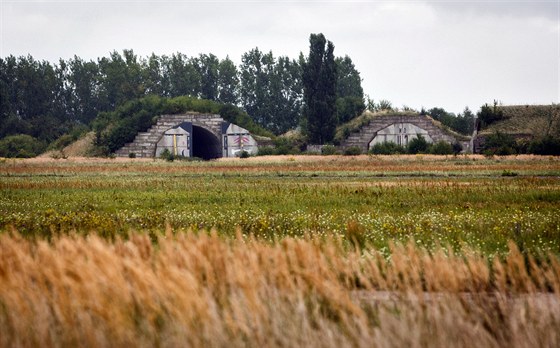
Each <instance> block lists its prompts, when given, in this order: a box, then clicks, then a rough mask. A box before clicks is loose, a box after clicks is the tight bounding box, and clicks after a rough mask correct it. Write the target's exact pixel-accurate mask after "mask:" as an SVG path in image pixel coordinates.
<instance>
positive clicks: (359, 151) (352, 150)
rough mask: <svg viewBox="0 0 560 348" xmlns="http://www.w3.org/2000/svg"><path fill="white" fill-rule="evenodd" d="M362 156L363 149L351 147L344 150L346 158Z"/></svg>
mask: <svg viewBox="0 0 560 348" xmlns="http://www.w3.org/2000/svg"><path fill="white" fill-rule="evenodd" d="M361 154H362V149H361V148H359V147H358V146H350V147H349V148H346V149H345V150H344V156H357V155H361Z"/></svg>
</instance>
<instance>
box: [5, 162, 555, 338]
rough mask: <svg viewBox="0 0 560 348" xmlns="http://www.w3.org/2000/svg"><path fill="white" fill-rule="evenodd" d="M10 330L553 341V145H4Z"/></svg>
mask: <svg viewBox="0 0 560 348" xmlns="http://www.w3.org/2000/svg"><path fill="white" fill-rule="evenodd" d="M0 195H1V201H0V230H1V231H3V232H2V233H0V284H1V285H2V286H1V287H0V345H2V346H18V345H20V346H37V345H41V346H68V345H72V346H74V345H78V346H79V345H82V346H121V345H135V346H144V345H145V346H178V345H180V346H183V345H186V346H207V345H210V346H229V345H235V346H310V345H311V346H337V347H340V346H430V347H432V346H446V347H447V346H450V345H452V346H465V347H466V346H514V347H515V346H519V347H528V346H550V347H553V346H558V345H559V344H560V336H559V334H558V332H560V159H559V158H554V157H530V156H519V157H506V158H497V157H496V158H484V157H479V156H458V157H453V156H449V157H445V156H441V157H437V156H424V155H419V156H396V157H391V156H357V157H335V156H333V157H320V156H295V157H292V156H283V157H263V158H249V159H244V160H240V159H236V160H226V159H224V160H220V161H212V162H164V161H159V160H158V161H153V160H131V159H113V160H111V159H107V160H100V159H68V160H62V159H61V160H53V159H45V158H43V159H35V160H2V161H0Z"/></svg>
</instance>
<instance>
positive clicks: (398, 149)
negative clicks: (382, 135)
mask: <svg viewBox="0 0 560 348" xmlns="http://www.w3.org/2000/svg"><path fill="white" fill-rule="evenodd" d="M369 152H370V153H371V154H374V155H397V154H404V153H406V149H405V148H404V147H403V146H402V145H397V144H395V143H394V142H392V141H389V142H383V143H377V144H375V145H373V146H372V148H371V149H370V150H369Z"/></svg>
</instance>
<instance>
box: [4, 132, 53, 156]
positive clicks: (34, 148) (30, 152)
mask: <svg viewBox="0 0 560 348" xmlns="http://www.w3.org/2000/svg"><path fill="white" fill-rule="evenodd" d="M45 148H46V145H45V144H44V143H43V142H41V141H40V140H37V139H35V138H33V137H32V136H30V135H25V134H21V135H10V136H7V137H5V138H4V139H2V140H0V157H16V158H30V157H35V156H37V155H39V154H41V153H42V152H43V151H44V150H45Z"/></svg>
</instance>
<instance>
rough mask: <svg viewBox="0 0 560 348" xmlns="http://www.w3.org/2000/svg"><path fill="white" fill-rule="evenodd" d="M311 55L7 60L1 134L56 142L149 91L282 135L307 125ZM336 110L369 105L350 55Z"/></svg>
mask: <svg viewBox="0 0 560 348" xmlns="http://www.w3.org/2000/svg"><path fill="white" fill-rule="evenodd" d="M305 64H306V59H305V58H304V56H303V54H300V56H299V57H298V59H291V58H289V57H283V56H280V57H275V56H274V54H273V53H272V52H267V53H265V52H262V51H261V50H259V49H258V48H254V49H252V50H250V51H249V52H246V53H245V54H243V56H242V57H241V64H240V65H239V66H237V65H236V64H235V63H234V62H233V61H232V60H231V59H230V58H229V57H226V58H224V59H219V58H218V57H217V56H215V55H213V54H200V55H198V56H193V57H189V56H187V55H185V54H183V53H174V54H172V55H170V56H167V55H160V56H158V55H156V54H152V55H150V56H148V57H139V56H138V55H136V54H135V53H134V51H133V50H124V51H123V52H122V53H119V52H116V51H114V52H112V53H111V54H110V55H109V56H108V57H102V58H99V59H97V60H84V59H82V58H80V57H77V56H74V57H73V58H71V59H68V60H62V59H61V60H59V61H58V63H56V64H53V63H50V62H47V61H40V60H36V59H34V58H33V57H32V56H30V55H28V56H20V57H15V56H12V55H11V56H8V57H6V58H0V138H3V137H6V136H9V135H15V134H26V135H29V136H32V137H34V138H36V139H38V140H39V141H41V142H44V143H50V142H52V141H54V140H55V139H57V138H58V137H60V136H61V135H63V134H67V133H69V132H71V131H72V130H73V129H75V128H76V127H89V126H90V125H91V123H92V121H93V120H94V119H95V118H96V117H97V116H98V115H99V113H101V112H109V111H112V110H115V109H116V108H117V107H118V106H119V105H123V104H124V103H125V102H127V101H130V100H134V99H138V98H142V97H145V96H151V95H153V96H158V97H169V98H172V97H178V96H190V97H194V98H200V99H206V100H210V101H215V102H218V103H221V104H231V105H236V106H239V107H241V108H242V109H244V110H245V111H246V112H247V113H248V114H249V115H250V117H251V118H252V119H253V121H254V122H255V123H256V124H257V125H259V126H261V127H264V128H266V129H268V130H270V131H272V132H273V133H275V134H281V133H284V132H286V131H288V130H290V129H293V128H296V127H297V126H298V125H300V124H301V123H302V120H303V112H304V106H303V105H304V83H303V69H304V66H305ZM335 64H336V66H337V71H339V72H340V74H339V75H337V77H336V78H337V81H336V82H337V84H336V85H337V86H338V87H337V90H336V97H335V102H336V103H337V109H336V110H335V115H336V117H337V121H336V122H337V123H338V122H344V121H346V120H347V119H350V118H352V117H354V116H356V115H358V114H360V113H361V112H362V111H363V110H364V109H365V105H364V95H363V89H362V87H361V78H360V74H359V72H358V71H357V70H356V68H355V66H354V64H353V62H352V60H351V59H350V57H348V56H346V57H339V58H336V59H335Z"/></svg>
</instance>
